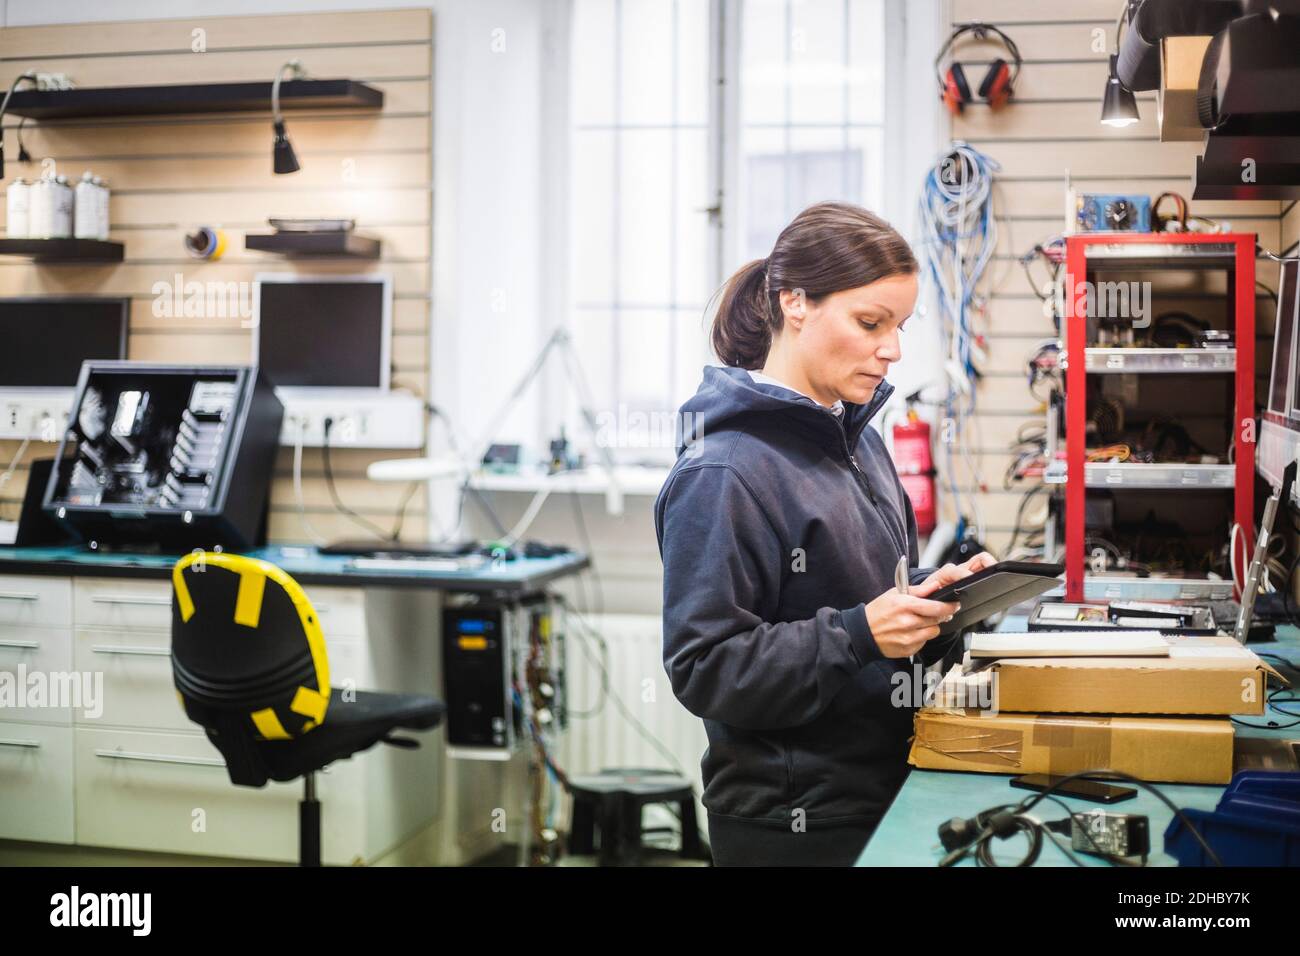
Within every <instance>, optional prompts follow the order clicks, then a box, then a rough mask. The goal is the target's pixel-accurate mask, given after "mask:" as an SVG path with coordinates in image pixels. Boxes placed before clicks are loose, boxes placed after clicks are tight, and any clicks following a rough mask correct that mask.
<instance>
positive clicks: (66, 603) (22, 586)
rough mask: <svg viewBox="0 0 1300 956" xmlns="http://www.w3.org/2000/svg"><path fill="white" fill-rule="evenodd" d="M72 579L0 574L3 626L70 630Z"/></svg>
mask: <svg viewBox="0 0 1300 956" xmlns="http://www.w3.org/2000/svg"><path fill="white" fill-rule="evenodd" d="M71 623H72V579H71V578H55V577H50V578H46V577H41V576H40V575H31V574H27V575H9V574H0V624H13V625H19V626H24V627H26V626H35V627H68V626H69V625H70V624H71Z"/></svg>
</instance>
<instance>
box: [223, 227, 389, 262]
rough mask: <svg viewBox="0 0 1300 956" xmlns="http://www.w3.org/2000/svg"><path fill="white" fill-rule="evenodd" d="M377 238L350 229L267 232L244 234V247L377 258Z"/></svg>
mask: <svg viewBox="0 0 1300 956" xmlns="http://www.w3.org/2000/svg"><path fill="white" fill-rule="evenodd" d="M382 245H383V243H382V242H381V240H379V239H374V238H371V237H370V236H359V235H357V234H356V233H354V232H270V233H259V234H253V235H246V236H244V248H245V249H253V250H256V251H257V252H273V253H275V254H277V255H281V256H286V257H287V258H290V259H322V258H330V257H337V258H342V259H378V258H379V250H380V247H381V246H382Z"/></svg>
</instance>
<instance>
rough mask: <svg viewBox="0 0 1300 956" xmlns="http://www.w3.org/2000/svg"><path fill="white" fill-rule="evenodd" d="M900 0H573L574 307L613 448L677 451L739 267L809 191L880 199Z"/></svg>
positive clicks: (620, 453)
mask: <svg viewBox="0 0 1300 956" xmlns="http://www.w3.org/2000/svg"><path fill="white" fill-rule="evenodd" d="M898 2H901V0H574V2H573V6H572V19H571V35H570V43H569V57H570V68H569V71H568V73H569V77H568V78H569V126H570V138H569V143H568V157H569V161H568V162H569V170H570V176H569V183H568V196H569V201H568V222H567V230H568V237H567V240H568V245H567V248H568V260H569V262H568V265H569V268H568V301H569V305H568V309H567V314H568V316H569V320H570V328H571V331H572V335H573V341H574V344H575V347H576V349H577V352H578V355H579V358H580V360H581V362H582V365H583V367H584V368H585V370H586V374H587V377H588V379H589V381H590V384H591V387H592V392H593V401H594V402H595V405H596V407H595V408H594V409H592V411H593V412H595V413H596V414H597V416H598V418H603V419H604V420H605V421H608V422H615V423H617V425H616V427H618V428H619V431H618V432H617V433H613V434H610V435H607V436H606V437H610V438H612V439H613V440H612V445H613V446H614V451H615V455H616V457H618V458H620V459H622V460H645V459H652V460H659V461H668V460H671V458H672V448H671V440H670V437H669V435H666V434H665V431H664V429H662V428H655V427H653V421H654V420H656V419H655V417H656V416H658V418H657V420H658V421H660V422H662V421H664V420H665V419H666V418H667V416H670V415H671V413H672V412H674V411H675V410H676V409H677V407H678V406H680V404H681V403H682V402H683V401H685V399H686V398H688V397H689V396H690V395H691V394H692V393H693V392H694V391H695V389H696V387H697V385H698V384H699V380H700V370H701V368H702V367H703V366H704V365H705V364H707V363H708V362H710V361H712V360H713V359H712V354H711V352H710V349H709V345H708V329H707V327H706V325H705V314H704V313H705V309H706V306H707V303H708V300H709V297H710V296H711V295H712V294H713V292H714V291H715V290H716V288H717V287H718V285H719V284H720V283H721V282H722V281H723V279H724V278H725V277H726V276H727V275H729V274H730V273H731V271H732V270H734V269H735V268H736V267H737V266H738V265H740V264H741V263H743V262H745V261H747V260H749V259H753V258H756V257H759V256H763V255H766V254H767V253H768V251H770V249H771V247H772V243H773V242H774V241H775V239H776V235H777V233H778V232H779V231H780V229H781V228H782V227H783V226H784V225H785V224H786V223H787V222H788V221H789V220H790V219H791V218H792V217H793V216H794V214H795V213H797V212H798V211H799V210H800V209H802V208H803V207H804V206H807V205H809V204H810V203H812V202H816V201H819V200H824V199H848V200H851V201H853V202H858V203H863V204H866V205H868V206H873V207H876V208H879V205H880V201H881V198H882V195H883V194H884V186H883V178H884V169H885V161H884V142H885V137H884V128H885V93H884V89H885V87H884V84H885V75H886V70H885V47H886V42H885V37H886V28H885V27H886V13H885V8H886V6H887V5H888V4H890V3H898ZM720 91H724V92H722V93H721V94H720ZM727 197H729V198H728V201H726V202H724V201H723V200H724V198H727ZM724 210H730V218H731V219H732V220H733V221H729V222H728V221H724V215H723V213H724ZM571 421H572V424H571V427H570V432H571V434H574V435H575V436H576V435H578V434H581V428H580V426H578V424H577V411H576V409H575V410H574V412H573V416H572V419H571ZM648 421H649V422H651V425H650V427H648V428H640V429H638V427H637V425H638V424H641V425H645V424H646V423H647V422H648Z"/></svg>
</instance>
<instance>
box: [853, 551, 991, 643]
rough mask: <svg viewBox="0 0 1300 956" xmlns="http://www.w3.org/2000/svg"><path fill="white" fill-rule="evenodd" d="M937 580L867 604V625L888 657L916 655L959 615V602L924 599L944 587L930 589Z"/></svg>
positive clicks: (935, 586) (889, 594)
mask: <svg viewBox="0 0 1300 956" xmlns="http://www.w3.org/2000/svg"><path fill="white" fill-rule="evenodd" d="M972 560H974V559H972ZM933 577H934V575H931V576H930V578H927V579H926V581H925V583H923V584H918V585H917V586H916V587H915V588H913V589H911V593H910V594H899V593H898V588H890V589H889V590H888V591H886V592H885V593H884V594H882V595H880V597H878V598H876V599H875V600H874V601H872V602H871V603H870V604H868V605H867V626H868V627H870V628H871V636H872V637H873V638H874V639H875V641H876V647H878V648H879V649H880V653H881V654H883V655H884V656H885V657H910V656H912V655H913V654H915V653H916V652H917V651H919V650H920V649H921V647H922V646H923V645H924V644H925V642H926V641H928V640H931V639H933V638H935V637H938V636H939V625H940V624H942V623H943V622H944V621H946V620H948V619H950V618H951V617H952V616H953V615H954V614H956V613H957V610H958V608H959V607H960V606H961V605H960V604H958V602H956V601H931V600H928V599H927V598H926V597H925V596H924V595H926V594H929V593H930V592H931V591H934V590H935V589H936V588H938V587H940V586H941V585H931V586H929V587H928V588H927V585H929V584H930V579H931V578H933Z"/></svg>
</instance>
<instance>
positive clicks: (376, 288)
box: [253, 273, 392, 391]
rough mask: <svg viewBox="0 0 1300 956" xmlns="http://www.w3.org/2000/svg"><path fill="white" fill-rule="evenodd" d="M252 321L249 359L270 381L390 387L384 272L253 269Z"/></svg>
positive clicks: (282, 384)
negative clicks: (305, 272) (351, 273)
mask: <svg viewBox="0 0 1300 956" xmlns="http://www.w3.org/2000/svg"><path fill="white" fill-rule="evenodd" d="M253 321H254V326H255V332H254V335H253V363H254V364H255V365H258V366H260V367H261V369H262V372H263V373H264V374H265V375H266V376H267V378H269V379H270V381H271V382H272V383H274V384H275V385H276V386H277V387H292V388H299V387H304V388H367V389H382V390H385V391H386V390H387V389H388V387H389V381H390V361H391V358H390V354H391V338H392V283H391V280H390V278H389V277H388V276H387V275H360V276H306V275H298V274H293V273H269V274H264V275H259V276H257V277H256V279H255V282H254V294H253Z"/></svg>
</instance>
